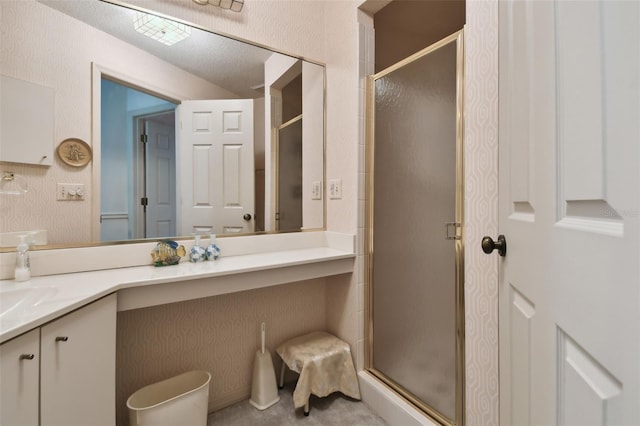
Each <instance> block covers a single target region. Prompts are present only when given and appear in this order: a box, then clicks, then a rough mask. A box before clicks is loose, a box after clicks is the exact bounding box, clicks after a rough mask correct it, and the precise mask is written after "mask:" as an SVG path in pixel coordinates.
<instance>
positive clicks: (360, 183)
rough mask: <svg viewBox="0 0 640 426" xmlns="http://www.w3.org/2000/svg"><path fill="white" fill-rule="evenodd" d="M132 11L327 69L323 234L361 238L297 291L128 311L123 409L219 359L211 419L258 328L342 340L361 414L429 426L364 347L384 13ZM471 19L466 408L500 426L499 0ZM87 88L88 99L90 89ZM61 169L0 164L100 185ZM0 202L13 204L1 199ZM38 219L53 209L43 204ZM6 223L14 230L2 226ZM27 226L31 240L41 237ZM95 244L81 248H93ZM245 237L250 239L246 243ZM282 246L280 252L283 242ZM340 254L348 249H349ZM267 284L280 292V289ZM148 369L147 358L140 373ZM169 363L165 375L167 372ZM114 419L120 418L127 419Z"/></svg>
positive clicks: (67, 265)
mask: <svg viewBox="0 0 640 426" xmlns="http://www.w3.org/2000/svg"><path fill="white" fill-rule="evenodd" d="M127 3H128V4H131V5H134V6H139V7H141V8H144V9H147V10H150V11H154V12H159V13H161V14H165V15H167V16H171V17H176V18H178V19H182V20H184V21H186V22H191V23H194V24H196V25H198V26H200V27H202V28H206V29H211V30H214V31H217V32H220V33H223V34H228V35H231V36H232V37H235V38H238V39H241V40H248V41H251V42H254V43H258V44H260V45H263V46H268V47H271V48H274V49H276V50H277V51H279V52H283V53H290V54H292V55H294V56H296V57H300V58H304V59H308V60H309V61H312V62H314V63H318V64H324V65H325V67H326V69H325V72H326V75H325V79H326V80H325V84H326V87H325V96H326V97H325V100H324V102H325V111H324V113H325V124H324V132H325V135H324V139H325V152H324V158H325V165H324V178H325V181H326V182H329V181H330V180H339V182H340V186H341V198H330V197H329V194H328V192H326V191H327V189H328V188H327V187H326V186H325V193H324V195H325V196H324V197H323V198H324V199H325V200H326V201H325V211H324V227H325V228H326V230H327V231H329V232H331V233H335V234H336V235H337V238H342V237H343V236H344V235H347V236H352V237H353V242H352V243H351V245H352V247H353V249H352V251H353V253H354V255H355V256H354V257H353V259H352V261H351V262H352V263H351V264H350V265H347V266H344V265H343V264H340V265H336V266H335V269H336V271H337V272H336V273H335V274H327V275H326V276H319V277H311V275H312V274H311V273H309V274H303V277H304V278H303V279H302V281H300V280H297V281H295V283H292V282H291V281H290V280H289V281H283V282H289V283H288V284H281V285H277V286H272V287H266V288H254V289H252V290H251V291H245V292H238V293H228V294H220V295H216V296H214V297H210V298H203V299H196V300H192V301H186V300H185V301H182V302H178V303H174V304H158V305H156V306H153V307H146V308H143V309H130V310H122V311H120V313H119V314H118V325H117V327H118V329H117V331H116V336H117V337H116V338H117V348H118V350H117V365H118V367H119V368H118V370H117V371H116V375H117V378H116V381H117V382H119V383H123V382H124V381H125V379H124V378H127V380H126V381H127V386H126V387H123V388H122V389H118V390H117V395H118V396H117V397H118V402H119V404H120V405H122V402H123V401H124V400H125V399H126V396H127V395H129V394H131V393H132V392H134V391H135V390H136V388H138V387H140V386H143V385H145V384H147V383H149V381H153V380H158V379H160V378H164V377H166V376H167V375H171V374H177V373H179V372H180V371H181V370H183V369H185V368H189V367H191V366H193V365H200V364H202V362H203V361H202V358H209V359H215V360H216V362H210V363H209V365H208V366H207V367H208V368H209V369H210V371H211V373H212V376H213V377H214V379H213V380H212V388H211V392H212V394H215V395H216V398H215V399H214V400H211V401H210V406H209V409H210V410H211V411H213V410H216V409H219V408H221V407H224V406H227V405H228V404H230V403H232V402H236V401H239V400H242V399H246V398H247V397H248V396H249V394H250V376H251V370H250V368H247V366H250V365H251V362H252V356H253V354H254V351H255V349H256V348H257V346H258V344H259V340H260V337H259V323H260V322H261V321H264V322H266V324H267V346H269V347H271V348H273V347H274V346H275V345H277V344H278V343H279V342H280V341H281V340H282V339H283V338H286V337H290V336H294V335H296V334H302V333H305V332H308V331H312V330H315V329H324V330H327V331H329V332H331V333H333V334H335V335H336V336H339V337H340V338H342V339H344V340H345V341H346V342H348V343H349V344H350V346H351V350H352V353H353V356H354V362H355V365H356V369H357V370H358V372H359V378H360V388H361V392H362V396H363V400H364V402H365V404H367V405H368V406H370V407H375V409H376V411H377V412H378V414H379V415H380V416H382V417H383V418H384V419H385V420H386V421H387V423H388V424H403V425H404V424H430V420H429V419H428V418H427V417H425V416H424V415H423V414H421V413H420V412H419V411H418V410H415V409H414V408H413V406H412V405H411V404H407V403H406V402H404V401H403V400H401V399H399V398H398V397H397V396H394V395H388V394H387V393H385V392H384V391H381V390H380V389H381V386H380V385H379V384H376V383H375V380H373V379H372V378H371V377H370V376H369V375H368V374H367V373H366V372H365V368H366V363H367V361H366V355H365V354H366V348H367V345H368V344H369V342H368V337H367V332H366V330H367V325H366V323H367V321H368V319H367V315H368V312H366V304H367V303H366V293H365V288H366V282H365V277H366V273H365V263H366V254H367V251H366V246H365V229H366V228H365V224H366V217H365V211H366V192H365V191H366V179H367V176H366V154H367V153H366V149H365V142H366V138H365V133H366V132H365V130H366V128H365V121H366V120H365V105H364V102H365V79H364V77H365V76H367V75H370V74H372V73H373V71H372V70H371V68H370V67H371V62H372V61H371V57H372V49H373V43H372V42H373V19H372V18H371V16H372V14H373V13H374V12H377V11H378V10H379V8H381V6H382V5H381V4H378V3H380V2H365V4H361V2H348V1H328V2H324V1H318V2H315V1H312V2H294V1H291V2H289V1H285V2H280V1H273V2H271V1H268V2H249V1H247V2H246V4H245V7H244V8H243V10H242V12H241V13H233V12H229V11H224V10H219V9H217V8H215V7H213V6H207V7H203V6H200V5H197V4H195V3H193V2H184V1H167V2H165V1H150V0H130V1H128V2H127ZM382 3H386V2H382ZM3 12H4V11H3ZM464 13H465V35H464V37H465V58H464V59H465V102H464V108H465V111H464V116H465V121H464V126H465V127H464V144H465V147H464V151H465V162H464V174H465V176H466V178H465V182H466V183H467V186H466V188H465V190H466V192H465V204H466V205H467V206H471V205H473V206H482V207H481V208H469V207H467V209H466V210H465V219H464V227H465V229H464V234H463V244H464V246H465V247H467V249H466V250H465V257H464V284H465V304H464V319H465V324H466V328H465V336H464V342H465V347H464V375H465V387H464V389H465V395H464V398H463V400H464V412H465V423H466V424H469V425H474V424H475V425H490V424H499V418H500V416H501V413H500V406H499V393H498V389H499V383H500V379H499V374H498V371H499V358H498V350H499V342H498V336H499V331H498V298H499V295H498V267H497V260H496V258H497V255H493V256H486V255H485V254H483V253H482V252H481V251H480V250H479V244H480V243H479V242H480V240H481V239H482V237H483V236H484V235H491V236H493V237H494V238H495V237H496V236H497V235H498V144H497V126H498V45H497V40H498V17H499V10H498V3H497V2H489V1H486V2H485V1H470V2H467V3H466V10H465V12H464ZM435 19H437V18H435ZM32 25H35V24H32ZM32 30H33V31H36V30H37V31H38V32H39V33H41V34H42V37H53V34H56V31H55V29H54V28H41V29H36V28H32ZM3 39H5V38H4V34H3ZM75 47H77V46H75V45H74V46H72V47H71V48H75ZM16 58H19V55H18V56H16ZM82 90H89V84H88V83H87V85H86V87H85V88H84V89H82ZM85 104H86V105H84V106H82V109H83V111H84V112H83V113H82V114H84V115H83V119H82V122H83V123H86V124H84V125H83V126H82V128H78V127H77V123H75V122H69V121H68V119H65V118H64V117H63V118H61V119H58V117H56V120H60V124H57V126H60V127H59V128H56V141H59V140H62V139H64V138H66V137H77V138H80V139H83V140H86V141H89V140H92V138H93V135H92V133H91V132H92V129H91V127H90V122H91V117H90V114H91V112H90V106H91V105H89V103H88V102H85ZM64 107H65V108H68V109H71V110H74V109H79V108H80V107H79V106H78V105H73V104H71V105H64ZM94 152H95V151H94ZM58 166H59V167H57V170H48V171H44V170H43V169H42V168H39V167H31V168H29V167H28V166H21V165H16V164H13V163H12V164H7V163H2V171H5V169H7V168H8V167H10V169H11V170H12V171H13V172H15V173H16V174H17V175H25V176H28V177H29V178H30V179H29V180H28V183H29V188H30V189H31V190H32V191H33V192H35V190H36V189H39V187H40V189H41V190H42V191H43V192H47V191H49V192H50V188H49V186H48V185H47V184H45V181H46V180H48V181H49V182H52V181H55V182H76V181H78V179H80V180H81V181H82V182H84V183H85V186H86V188H89V187H90V186H91V173H92V171H91V168H90V167H87V168H82V169H74V168H70V167H65V166H62V165H58ZM52 169H56V167H52ZM470 183H473V184H470ZM88 196H90V195H88ZM0 202H2V203H3V204H4V202H5V199H2V200H0ZM0 208H2V209H4V208H6V206H0ZM74 208H77V207H76V206H74V205H70V203H56V204H55V210H56V212H55V213H56V217H57V218H58V219H56V223H55V227H56V228H58V229H59V230H60V233H61V234H62V235H64V236H68V235H77V233H78V232H82V231H79V230H83V229H90V225H88V222H89V221H90V219H89V218H86V219H79V220H78V219H76V218H75V216H74V213H73V211H72V209H74ZM83 208H90V206H84V207H83ZM40 209H41V211H43V212H44V211H45V210H44V207H42V208H40ZM2 216H3V217H5V218H6V217H7V215H5V211H2ZM17 216H18V215H17V214H15V213H13V212H12V214H11V217H12V218H15V219H16V220H20V218H17ZM43 216H46V215H43ZM2 226H3V228H4V227H5V224H4V222H3V224H2ZM25 226H26V225H25ZM29 226H30V228H26V229H33V226H31V225H29ZM313 228H317V226H314V227H313ZM20 229H25V228H24V227H23V228H20ZM302 234H305V233H302ZM260 237H262V236H258V237H256V238H260ZM88 240H89V238H84V241H88ZM231 240H232V239H226V238H225V239H220V242H221V244H222V243H226V245H227V247H226V253H227V254H230V253H233V252H234V251H235V252H241V251H242V250H243V248H242V247H240V246H242V244H243V243H242V242H237V243H232V242H231ZM241 240H242V237H240V238H238V240H237V241H241ZM251 241H253V240H251ZM247 244H253V242H248V243H247ZM277 244H281V243H280V242H279V241H278V242H277ZM340 244H342V245H343V246H349V242H347V243H344V242H341V243H340ZM472 248H477V249H472ZM149 251H150V248H149V247H148V246H145V247H144V248H141V247H135V245H125V246H120V247H113V246H107V247H86V248H82V249H76V251H73V250H58V251H51V252H56V253H55V254H47V253H46V251H34V252H32V258H31V262H32V272H33V275H34V276H37V275H48V274H61V273H66V272H77V271H81V270H92V269H103V268H124V267H127V266H134V265H143V264H147V263H148V253H149ZM514 253H515V252H514ZM1 256H2V257H1V262H2V263H1V265H2V277H1V278H2V279H10V278H11V276H12V274H13V261H14V257H13V253H8V252H3V253H1ZM105 265H106V266H105ZM83 268H85V269H83ZM349 268H351V269H350V271H349V272H346V273H345V272H344V269H347V270H348V269H349ZM274 275H277V274H274ZM270 279H272V280H273V281H274V282H277V281H278V279H279V278H278V277H277V276H275V277H273V278H270ZM203 324H206V326H204V325H203ZM205 332H206V334H205ZM183 339H184V340H183ZM211 342H213V343H211ZM221 342H222V343H221ZM122 348H127V349H126V350H122ZM187 348H188V349H187ZM199 357H200V358H199ZM141 359H143V360H144V364H145V367H144V368H143V367H142V365H141V362H140V360H141ZM220 360H224V361H225V362H220ZM121 366H122V368H120V367H121ZM160 366H162V368H163V371H162V372H159V371H158V368H159V367H160ZM159 376H162V377H159ZM121 410H122V409H121ZM312 410H313V408H312ZM118 415H119V416H122V415H123V414H122V412H120V413H118ZM120 418H122V417H118V419H120ZM336 424H340V423H339V422H337V423H336ZM506 424H508V423H506Z"/></svg>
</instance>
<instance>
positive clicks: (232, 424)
mask: <svg viewBox="0 0 640 426" xmlns="http://www.w3.org/2000/svg"><path fill="white" fill-rule="evenodd" d="M278 392H279V394H280V401H279V402H278V403H277V404H275V405H273V406H271V407H269V408H267V409H266V410H263V411H260V410H258V409H256V408H255V407H253V406H252V405H251V404H250V403H249V400H246V401H242V402H239V403H237V404H234V405H232V406H229V407H227V408H225V409H222V410H220V411H216V412H215V413H212V414H210V415H209V422H208V426H253V425H259V426H290V425H304V426H333V425H335V426H341V425H345V426H386V423H385V422H384V420H382V418H380V417H378V416H377V415H376V414H375V413H373V412H372V411H371V410H370V409H369V407H368V406H367V405H365V404H364V403H363V402H361V401H356V400H353V399H351V398H347V397H345V396H344V395H342V394H341V393H339V392H336V393H333V394H331V395H329V396H328V397H326V398H317V397H315V396H313V395H312V396H311V402H310V406H311V410H310V412H309V416H308V417H305V415H304V413H303V410H302V408H299V409H297V410H294V409H293V398H292V393H293V384H291V385H287V386H285V388H284V389H281V390H279V391H278Z"/></svg>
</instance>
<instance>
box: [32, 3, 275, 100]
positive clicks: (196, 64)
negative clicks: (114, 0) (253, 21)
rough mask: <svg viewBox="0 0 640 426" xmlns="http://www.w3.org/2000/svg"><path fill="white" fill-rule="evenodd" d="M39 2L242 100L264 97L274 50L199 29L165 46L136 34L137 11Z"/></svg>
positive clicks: (106, 6)
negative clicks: (266, 70)
mask: <svg viewBox="0 0 640 426" xmlns="http://www.w3.org/2000/svg"><path fill="white" fill-rule="evenodd" d="M38 1H39V2H40V3H43V4H45V5H47V6H49V7H51V8H53V9H57V10H58V11H60V12H62V13H65V14H67V15H69V16H72V17H74V18H76V19H78V20H80V21H82V22H85V23H86V24H89V25H91V26H92V27H95V28H97V29H99V30H101V31H104V32H106V33H108V34H111V35H112V36H114V37H117V38H119V39H121V40H123V41H125V42H127V43H129V44H132V45H134V46H136V47H138V48H140V49H143V50H145V51H147V52H149V53H151V54H152V55H155V56H157V57H159V58H161V59H163V60H165V61H167V62H169V63H172V64H174V65H176V66H178V67H180V68H182V69H185V70H186V71H188V72H190V73H192V74H194V75H197V76H199V77H201V78H203V79H205V80H208V81H210V82H211V83H213V84H216V85H218V86H221V87H223V88H224V89H227V90H229V91H231V92H233V93H236V94H237V95H238V96H240V97H242V98H257V97H262V96H263V95H262V89H261V88H262V85H263V84H264V62H265V60H266V59H267V58H268V57H269V56H271V55H272V54H273V53H274V52H272V51H270V50H267V49H263V48H261V47H257V46H254V45H251V44H248V43H245V42H240V41H237V40H234V39H231V38H228V37H224V36H220V35H218V34H214V33H211V32H207V31H203V30H201V29H198V28H192V30H191V36H190V37H188V38H186V39H185V40H182V41H180V42H178V43H176V44H174V45H172V46H165V45H164V44H161V43H158V42H157V41H155V40H152V39H150V38H149V37H146V36H144V35H142V34H139V33H138V32H136V31H135V30H134V28H133V16H134V13H135V11H134V10H133V9H128V8H126V7H122V6H118V5H115V4H111V3H107V2H103V1H100V0H72V1H59V0H38ZM256 87H258V89H255V88H256Z"/></svg>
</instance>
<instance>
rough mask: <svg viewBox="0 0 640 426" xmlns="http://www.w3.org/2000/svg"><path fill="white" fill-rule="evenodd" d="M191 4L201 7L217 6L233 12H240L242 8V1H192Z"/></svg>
mask: <svg viewBox="0 0 640 426" xmlns="http://www.w3.org/2000/svg"><path fill="white" fill-rule="evenodd" d="M193 2H194V3H197V4H199V5H201V6H206V5H208V4H210V5H211V6H218V7H221V8H222V9H229V10H232V11H234V12H240V11H241V10H242V7H243V6H244V0H193Z"/></svg>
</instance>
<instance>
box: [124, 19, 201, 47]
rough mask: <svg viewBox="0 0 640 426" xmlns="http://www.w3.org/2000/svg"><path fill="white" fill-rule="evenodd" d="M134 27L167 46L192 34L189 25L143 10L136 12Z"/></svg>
mask: <svg viewBox="0 0 640 426" xmlns="http://www.w3.org/2000/svg"><path fill="white" fill-rule="evenodd" d="M133 27H134V28H135V30H136V31H137V32H139V33H140V34H144V35H146V36H147V37H150V38H152V39H154V40H157V41H159V42H160V43H162V44H166V45H167V46H171V45H173V44H175V43H177V42H179V41H180V40H184V39H185V38H187V37H189V36H190V35H191V27H189V26H187V25H184V24H181V23H179V22H175V21H172V20H170V19H165V18H161V17H159V16H155V15H149V14H148V13H143V12H136V13H135V15H134V16H133Z"/></svg>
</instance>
